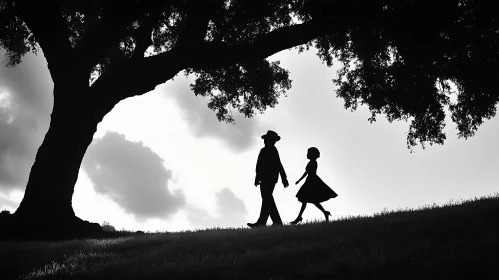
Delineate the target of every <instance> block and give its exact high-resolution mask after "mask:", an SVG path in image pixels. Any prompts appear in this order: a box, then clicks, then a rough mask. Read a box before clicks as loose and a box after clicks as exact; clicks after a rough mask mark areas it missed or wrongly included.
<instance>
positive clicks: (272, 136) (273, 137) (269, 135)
mask: <svg viewBox="0 0 499 280" xmlns="http://www.w3.org/2000/svg"><path fill="white" fill-rule="evenodd" d="M262 139H269V140H274V141H276V142H277V141H279V140H281V137H280V136H279V135H277V133H276V132H275V131H272V130H269V131H267V134H265V135H262Z"/></svg>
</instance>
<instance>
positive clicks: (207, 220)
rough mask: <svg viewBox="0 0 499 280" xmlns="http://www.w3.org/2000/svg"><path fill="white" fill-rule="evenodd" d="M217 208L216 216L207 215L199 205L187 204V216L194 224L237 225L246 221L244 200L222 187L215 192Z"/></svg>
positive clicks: (208, 225) (200, 225) (205, 225)
mask: <svg viewBox="0 0 499 280" xmlns="http://www.w3.org/2000/svg"><path fill="white" fill-rule="evenodd" d="M215 197H216V203H217V210H216V216H211V215H209V214H208V213H207V212H206V211H204V210H203V209H200V208H199V207H196V206H193V205H189V206H187V207H186V209H187V218H188V220H189V221H190V222H191V223H193V224H194V225H195V226H199V227H202V228H206V227H239V226H241V225H243V224H244V223H245V221H246V215H247V213H248V211H247V210H246V205H245V204H244V201H243V200H242V199H240V198H238V197H236V196H235V195H234V193H233V192H232V191H231V190H230V189H228V188H224V189H222V190H221V191H219V192H217V193H216V194H215Z"/></svg>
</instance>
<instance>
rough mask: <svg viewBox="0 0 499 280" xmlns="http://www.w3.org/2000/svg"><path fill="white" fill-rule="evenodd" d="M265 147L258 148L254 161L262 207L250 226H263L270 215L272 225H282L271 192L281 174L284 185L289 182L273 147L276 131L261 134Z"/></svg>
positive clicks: (277, 136) (277, 139)
mask: <svg viewBox="0 0 499 280" xmlns="http://www.w3.org/2000/svg"><path fill="white" fill-rule="evenodd" d="M262 139H263V142H264V143H265V147H263V148H262V149H261V150H260V154H259V155H258V160H257V163H256V176H255V187H256V186H258V185H260V193H261V195H262V208H261V210H260V217H259V218H258V221H257V222H256V223H248V226H249V227H251V228H254V227H259V226H265V225H266V224H267V220H268V218H269V216H270V218H271V219H272V222H273V225H275V226H277V225H282V220H281V217H280V216H279V211H277V206H276V204H275V201H274V197H273V196H272V193H273V192H274V188H275V184H276V183H277V179H278V178H279V174H281V181H282V184H283V185H284V187H285V188H286V187H288V186H289V183H288V180H287V178H286V172H284V168H283V167H282V164H281V159H280V158H279V152H278V151H277V148H276V147H275V143H276V142H277V141H279V140H280V139H281V137H280V136H279V135H277V133H275V132H274V131H272V130H269V131H267V134H265V135H263V136H262Z"/></svg>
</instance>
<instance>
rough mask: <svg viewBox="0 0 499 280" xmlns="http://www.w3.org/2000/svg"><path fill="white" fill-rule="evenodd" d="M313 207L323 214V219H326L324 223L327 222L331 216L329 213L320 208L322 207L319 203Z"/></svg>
mask: <svg viewBox="0 0 499 280" xmlns="http://www.w3.org/2000/svg"><path fill="white" fill-rule="evenodd" d="M314 205H315V206H316V207H317V208H319V210H321V211H322V213H323V214H324V217H326V221H327V222H329V216H331V213H329V211H326V209H324V207H322V205H321V204H320V203H314Z"/></svg>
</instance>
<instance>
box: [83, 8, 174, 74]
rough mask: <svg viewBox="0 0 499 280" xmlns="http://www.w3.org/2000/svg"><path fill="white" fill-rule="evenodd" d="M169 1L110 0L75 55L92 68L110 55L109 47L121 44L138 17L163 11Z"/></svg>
mask: <svg viewBox="0 0 499 280" xmlns="http://www.w3.org/2000/svg"><path fill="white" fill-rule="evenodd" d="M165 2H166V3H169V2H168V1H157V0H152V1H133V3H130V1H108V2H106V5H105V6H104V9H103V14H102V17H101V19H100V21H99V22H98V23H97V24H96V25H95V26H94V28H93V29H92V30H87V31H86V32H85V35H84V37H83V38H82V40H81V41H80V42H79V43H78V45H77V46H76V48H75V58H77V59H80V61H81V62H80V63H81V65H82V67H83V68H84V69H85V70H86V71H88V72H90V71H91V69H92V68H93V67H94V66H95V65H97V64H98V63H99V61H101V60H102V58H103V57H105V56H106V54H107V53H106V50H109V49H111V48H112V47H114V46H116V45H118V43H119V42H120V40H121V39H122V38H123V37H124V36H126V34H127V31H128V30H127V28H128V27H130V25H131V24H132V23H133V22H134V21H135V20H140V19H142V18H143V17H144V16H146V14H147V12H148V11H150V10H153V11H158V12H159V11H160V10H161V7H163V5H164V4H165Z"/></svg>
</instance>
